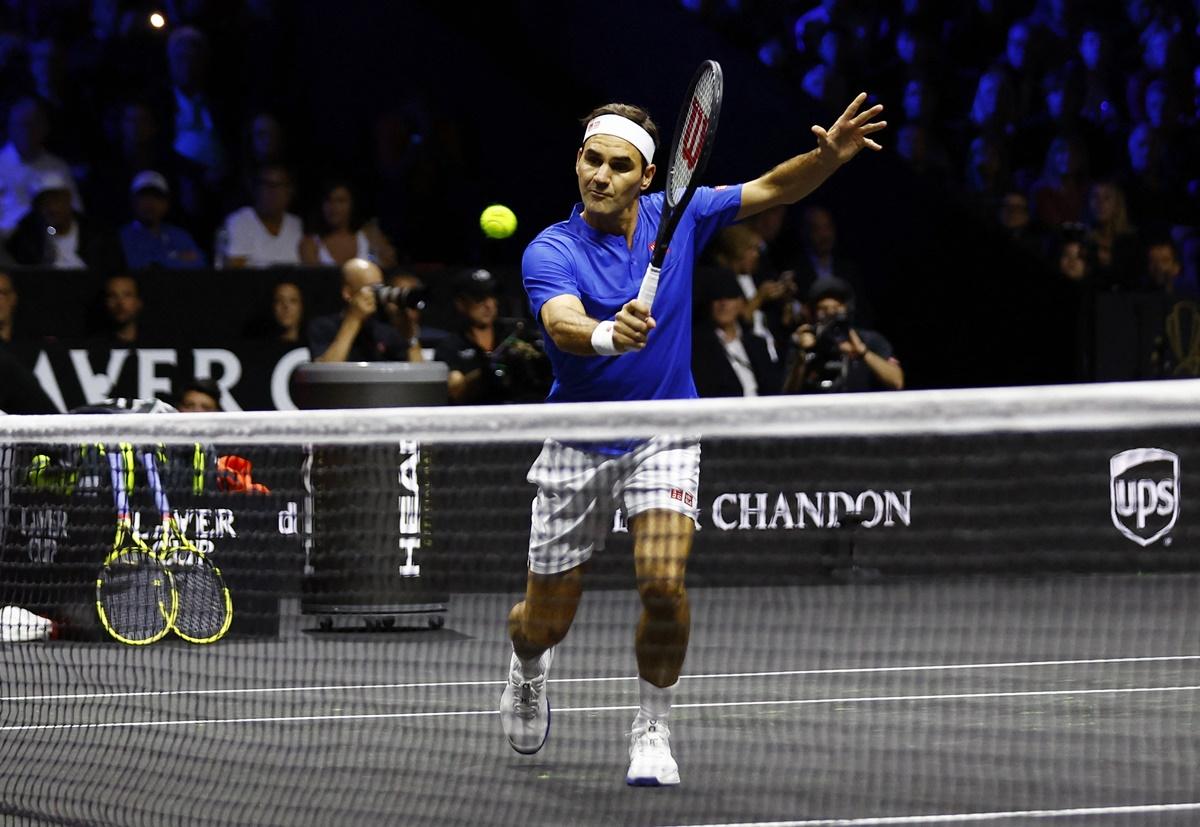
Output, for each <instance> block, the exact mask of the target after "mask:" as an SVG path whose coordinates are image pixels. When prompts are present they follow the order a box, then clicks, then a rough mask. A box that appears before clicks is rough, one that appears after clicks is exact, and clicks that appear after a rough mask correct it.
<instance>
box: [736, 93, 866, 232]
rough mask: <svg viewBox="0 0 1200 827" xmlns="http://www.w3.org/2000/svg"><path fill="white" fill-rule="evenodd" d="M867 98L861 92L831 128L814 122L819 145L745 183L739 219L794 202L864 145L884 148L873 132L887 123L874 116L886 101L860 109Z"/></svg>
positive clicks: (816, 185) (813, 128) (823, 180)
mask: <svg viewBox="0 0 1200 827" xmlns="http://www.w3.org/2000/svg"><path fill="white" fill-rule="evenodd" d="M866 100H867V93H866V92H862V93H860V94H859V95H858V97H856V98H855V99H854V100H853V101H852V102H851V103H850V105H849V106H847V107H846V111H845V112H843V113H842V115H841V117H840V118H838V119H837V120H836V121H834V123H833V126H831V127H829V129H825V128H823V127H820V126H816V125H814V126H813V127H812V132H813V134H814V135H816V136H817V148H816V149H814V150H812V151H811V152H806V153H804V154H803V155H797V156H795V157H794V158H790V159H788V160H787V161H784V162H783V163H782V164H780V165H779V166H777V167H775V168H774V169H772V170H771V171H770V172H768V173H766V174H765V175H761V176H759V177H758V178H755V179H754V180H753V181H748V182H747V183H745V184H743V185H742V205H741V208H740V209H739V210H738V214H737V220H738V221H741V220H742V219H743V218H749V217H750V216H752V215H756V214H758V213H760V212H763V211H764V210H769V209H770V208H771V207H777V206H779V205H781V204H794V203H796V202H797V201H799V200H800V199H801V198H803V197H804V196H806V195H808V194H809V193H810V192H812V191H813V190H815V189H816V188H817V187H819V186H821V184H823V183H824V182H825V179H826V178H828V177H829V176H830V175H833V173H834V172H835V171H836V170H837V168H838V167H840V166H841V165H842V164H844V163H846V162H847V161H849V160H850V159H851V158H853V157H854V156H855V155H857V154H858V153H859V151H860V150H862V149H863V147H868V148H870V149H874V150H879V149H882V147H881V146H880V145H879V144H877V143H876V142H875V141H873V140H872V139H871V138H870V135H871V134H872V133H874V132H878V131H879V130H881V129H883V128H884V127H886V126H887V121H872V120H871V119H872V118H874V117H875V116H876V115H878V114H879V113H880V112H882V111H883V105H882V104H875V105H874V106H872V107H871V108H870V109H866V110H864V111H862V112H859V111H858V110H859V108H860V107H861V106H862V105H863V103H865V102H866Z"/></svg>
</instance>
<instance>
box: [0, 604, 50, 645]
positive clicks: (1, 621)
mask: <svg viewBox="0 0 1200 827" xmlns="http://www.w3.org/2000/svg"><path fill="white" fill-rule="evenodd" d="M53 628H54V622H53V621H52V620H50V618H48V617H42V616H41V615H35V614H34V613H33V612H31V611H29V610H28V609H22V608H21V607H20V606H5V607H4V608H3V609H0V642H4V643H19V642H22V641H28V640H48V639H49V638H50V633H51V631H52V630H53Z"/></svg>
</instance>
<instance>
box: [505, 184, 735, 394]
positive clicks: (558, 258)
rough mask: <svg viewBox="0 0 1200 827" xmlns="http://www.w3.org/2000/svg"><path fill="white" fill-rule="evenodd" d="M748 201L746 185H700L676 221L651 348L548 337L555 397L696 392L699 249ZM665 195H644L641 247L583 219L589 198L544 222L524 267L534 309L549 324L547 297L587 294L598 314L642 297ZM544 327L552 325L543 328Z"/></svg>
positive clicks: (587, 306) (606, 315)
mask: <svg viewBox="0 0 1200 827" xmlns="http://www.w3.org/2000/svg"><path fill="white" fill-rule="evenodd" d="M741 203H742V188H741V185H737V186H731V187H720V188H717V189H712V188H709V187H700V188H698V189H697V190H696V193H695V195H694V196H693V197H692V201H691V203H690V204H688V207H687V210H686V211H685V212H684V214H683V216H682V217H681V218H680V220H679V225H678V226H677V227H676V228H675V235H674V237H673V238H672V239H671V247H670V250H669V252H668V253H667V255H666V258H665V259H664V261H663V269H662V274H661V275H660V277H659V282H658V294H657V295H656V296H655V299H654V306H653V308H652V309H651V312H650V315H651V317H653V319H654V321H655V328H654V330H652V331H651V332H650V337H649V339H648V340H647V342H646V347H645V348H643V349H642V350H640V351H635V352H632V353H625V354H622V355H620V356H576V355H574V354H571V353H564V352H563V351H561V350H559V349H558V347H556V346H555V344H554V342H553V341H552V340H551V339H550V337H549V336H546V337H545V339H546V353H547V354H548V355H549V357H550V362H551V364H552V365H553V366H554V384H553V385H552V386H551V388H550V394H549V395H548V396H547V397H546V401H548V402H603V401H623V400H633V399H638V400H641V399H694V398H696V383H695V382H694V381H693V380H692V269H693V266H694V264H695V261H696V255H697V253H699V252H700V251H701V250H703V249H704V246H705V245H706V244H707V243H708V241H709V239H711V238H712V236H713V234H714V233H716V231H717V230H719V229H721V228H722V227H725V226H727V225H729V224H732V223H733V220H734V218H735V217H736V216H737V212H738V209H740V208H741ZM662 207H663V194H662V193H654V194H653V195H643V196H641V198H640V199H639V205H638V218H637V227H635V228H634V231H633V246H632V247H627V246H626V245H625V237H624V236H621V235H612V234H610V233H605V232H601V231H600V230H597V229H595V228H594V227H592V226H591V225H589V224H588V223H587V222H586V221H584V220H583V205H582V204H576V205H575V208H574V210H572V212H571V217H570V218H569V219H567V220H566V221H562V222H559V223H558V224H553V225H551V226H549V227H547V228H546V229H545V230H543V231H542V232H541V233H539V234H538V236H537V237H536V238H535V239H534V240H533V241H531V242H530V243H529V246H528V247H526V248H525V255H524V257H523V258H522V261H521V275H522V278H523V280H524V282H525V292H526V293H527V294H528V295H529V305H530V309H532V310H533V316H534V318H535V319H537V323H538V326H539V327H541V326H542V305H543V304H545V303H546V302H547V301H548V300H550V299H552V298H554V297H555V296H562V295H571V296H577V297H578V298H579V300H580V301H581V302H583V308H584V310H585V311H586V312H587V314H588V315H589V316H591V317H592V318H593V319H600V320H604V319H611V318H612V317H613V316H615V315H616V314H617V311H618V310H620V309H621V307H623V306H624V304H625V303H626V302H628V301H629V300H631V299H634V298H637V294H638V288H639V287H641V284H642V276H643V275H645V273H646V267H647V266H649V264H650V256H651V254H652V253H653V248H654V239H655V236H656V235H657V234H658V225H659V221H660V220H661V218H662ZM543 332H545V331H544V330H543Z"/></svg>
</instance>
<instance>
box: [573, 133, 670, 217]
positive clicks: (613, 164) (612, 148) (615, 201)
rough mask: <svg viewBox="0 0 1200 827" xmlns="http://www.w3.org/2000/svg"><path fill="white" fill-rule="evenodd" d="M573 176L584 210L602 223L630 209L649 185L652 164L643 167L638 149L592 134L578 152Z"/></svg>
mask: <svg viewBox="0 0 1200 827" xmlns="http://www.w3.org/2000/svg"><path fill="white" fill-rule="evenodd" d="M575 175H576V177H577V178H578V181H579V195H580V197H581V198H583V209H584V211H585V212H586V213H587V214H588V215H589V216H592V217H594V218H598V219H600V220H601V221H604V220H605V219H612V218H614V217H616V216H619V215H621V214H622V213H624V212H625V211H626V210H628V209H629V207H630V205H632V204H633V202H634V201H636V200H637V197H638V196H639V195H641V194H642V192H643V191H645V190H646V188H647V187H649V186H650V181H651V180H653V178H654V164H650V165H648V166H642V156H641V154H640V153H639V152H638V150H637V147H635V146H634V145H633V144H631V143H629V141H626V140H625V139H623V138H617V137H615V136H612V135H593V136H592V137H590V138H588V140H587V143H585V144H584V145H583V146H582V147H581V148H580V150H579V154H578V156H577V157H576V159H575Z"/></svg>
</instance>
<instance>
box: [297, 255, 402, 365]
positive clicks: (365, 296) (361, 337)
mask: <svg viewBox="0 0 1200 827" xmlns="http://www.w3.org/2000/svg"><path fill="white" fill-rule="evenodd" d="M381 284H383V271H381V270H380V269H379V265H377V264H375V263H374V262H370V261H367V260H366V259H361V258H352V259H350V260H349V261H347V262H346V263H345V264H343V265H342V301H343V302H345V305H346V306H345V309H344V310H342V312H341V313H335V314H331V315H328V316H318V317H317V318H315V319H313V320H312V322H311V323H309V326H308V343H309V349H310V350H311V351H312V353H313V361H314V362H388V361H392V362H409V361H411V362H420V361H421V345H420V342H415V341H413V340H412V339H411V338H408V339H406V338H404V337H402V336H401V335H400V333H399V331H397V330H396V329H395V328H394V327H392V326H391V325H389V324H387V323H386V322H384V321H382V320H381V319H380V318H379V315H378V311H379V302H378V300H377V299H376V297H375V289H376V287H378V286H379V285H381Z"/></svg>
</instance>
